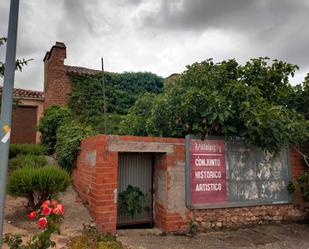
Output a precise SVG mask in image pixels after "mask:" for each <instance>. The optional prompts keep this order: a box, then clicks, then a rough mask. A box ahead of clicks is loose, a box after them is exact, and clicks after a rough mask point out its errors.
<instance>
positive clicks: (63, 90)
mask: <svg viewBox="0 0 309 249" xmlns="http://www.w3.org/2000/svg"><path fill="white" fill-rule="evenodd" d="M65 58H66V46H65V44H64V43H62V42H56V44H55V45H54V46H53V47H52V48H51V50H50V51H49V52H47V53H46V54H45V57H44V60H43V61H44V97H45V101H44V108H45V107H47V106H49V105H64V104H66V102H67V100H68V94H69V93H70V92H71V81H70V78H69V76H68V75H67V74H66V71H65V66H64V60H65Z"/></svg>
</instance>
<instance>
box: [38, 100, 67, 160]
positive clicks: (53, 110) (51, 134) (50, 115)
mask: <svg viewBox="0 0 309 249" xmlns="http://www.w3.org/2000/svg"><path fill="white" fill-rule="evenodd" d="M70 118H71V113H70V110H69V109H68V108H66V107H62V106H56V105H54V106H49V107H47V108H46V109H45V111H44V113H43V117H42V118H41V120H40V123H39V126H38V129H39V131H40V132H41V144H42V145H43V148H44V151H45V152H46V153H47V154H49V155H51V154H53V153H54V151H55V145H56V132H57V129H58V127H59V126H60V125H61V124H62V123H63V122H64V120H67V119H70Z"/></svg>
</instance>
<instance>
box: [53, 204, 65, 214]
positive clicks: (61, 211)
mask: <svg viewBox="0 0 309 249" xmlns="http://www.w3.org/2000/svg"><path fill="white" fill-rule="evenodd" d="M53 213H54V214H57V215H60V214H61V215H64V206H63V205H62V204H58V205H57V206H56V207H55V208H54V210H53Z"/></svg>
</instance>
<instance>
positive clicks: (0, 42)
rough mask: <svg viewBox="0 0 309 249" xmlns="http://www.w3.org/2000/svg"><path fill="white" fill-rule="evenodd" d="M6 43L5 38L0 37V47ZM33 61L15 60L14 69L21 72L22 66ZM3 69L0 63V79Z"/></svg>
mask: <svg viewBox="0 0 309 249" xmlns="http://www.w3.org/2000/svg"><path fill="white" fill-rule="evenodd" d="M5 43H6V38H5V37H0V47H1V46H3V45H4V44H5ZM31 60H33V59H27V60H26V59H17V60H16V69H18V70H19V71H22V68H23V66H25V65H27V64H28V62H29V61H31ZM4 68H5V63H4V62H2V61H0V77H3V76H4Z"/></svg>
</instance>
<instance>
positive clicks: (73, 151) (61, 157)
mask: <svg viewBox="0 0 309 249" xmlns="http://www.w3.org/2000/svg"><path fill="white" fill-rule="evenodd" d="M93 134H94V132H93V131H92V130H91V128H89V127H84V126H83V125H81V124H80V123H78V122H76V121H74V120H68V121H66V122H64V123H62V124H61V125H60V127H59V128H58V130H57V143H56V158H57V160H58V163H59V165H60V166H61V167H62V168H64V169H66V170H67V171H69V172H71V170H72V169H73V167H74V163H75V161H76V157H77V154H78V151H79V145H80V141H81V140H82V139H84V138H86V137H87V136H90V135H93Z"/></svg>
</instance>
